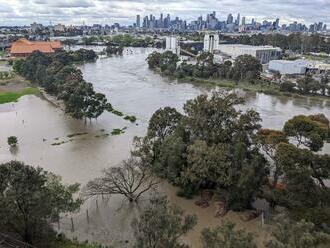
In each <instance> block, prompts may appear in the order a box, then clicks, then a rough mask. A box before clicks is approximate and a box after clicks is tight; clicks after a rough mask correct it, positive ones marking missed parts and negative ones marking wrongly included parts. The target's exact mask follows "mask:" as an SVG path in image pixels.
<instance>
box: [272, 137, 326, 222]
mask: <svg viewBox="0 0 330 248" xmlns="http://www.w3.org/2000/svg"><path fill="white" fill-rule="evenodd" d="M276 160H277V163H279V164H280V165H281V167H282V168H283V171H284V176H283V179H282V182H283V184H284V185H285V187H284V188H283V189H282V190H281V191H280V192H279V202H280V205H282V206H285V207H286V208H287V209H288V210H289V211H290V215H291V216H292V217H294V219H297V220H299V219H302V218H304V219H307V220H308V221H310V222H313V223H315V224H317V225H321V224H322V223H329V221H330V212H329V209H330V204H329V203H330V190H329V188H328V187H327V186H326V185H325V181H326V180H327V179H328V178H329V177H330V168H329V164H330V156H329V155H327V154H325V155H319V154H314V153H313V152H311V151H310V150H307V149H300V148H297V147H296V146H294V145H292V144H285V143H281V144H280V145H279V146H278V148H277V154H276Z"/></svg>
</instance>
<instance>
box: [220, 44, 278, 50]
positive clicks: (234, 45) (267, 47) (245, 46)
mask: <svg viewBox="0 0 330 248" xmlns="http://www.w3.org/2000/svg"><path fill="white" fill-rule="evenodd" d="M219 46H222V47H224V46H227V47H235V48H240V49H253V50H269V49H276V50H278V51H282V49H281V48H279V47H273V46H251V45H243V44H219Z"/></svg>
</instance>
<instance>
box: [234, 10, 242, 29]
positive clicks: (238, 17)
mask: <svg viewBox="0 0 330 248" xmlns="http://www.w3.org/2000/svg"><path fill="white" fill-rule="evenodd" d="M240 23H241V15H240V14H239V13H238V15H237V19H236V21H235V24H236V25H237V26H239V25H240Z"/></svg>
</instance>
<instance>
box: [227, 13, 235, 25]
mask: <svg viewBox="0 0 330 248" xmlns="http://www.w3.org/2000/svg"><path fill="white" fill-rule="evenodd" d="M233 21H234V18H233V15H232V14H229V15H228V18H227V24H232V23H233Z"/></svg>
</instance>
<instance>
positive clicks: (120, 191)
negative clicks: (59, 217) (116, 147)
mask: <svg viewBox="0 0 330 248" xmlns="http://www.w3.org/2000/svg"><path fill="white" fill-rule="evenodd" d="M158 183H159V180H158V179H157V178H155V177H154V175H153V174H152V173H151V172H150V170H149V168H148V167H147V166H145V165H144V164H143V163H142V162H141V161H140V160H138V159H137V158H134V157H132V158H130V159H128V160H124V161H123V162H122V163H121V164H120V166H118V167H111V168H108V169H106V170H104V173H103V176H101V177H99V178H96V179H94V180H92V181H90V182H89V183H88V184H87V188H86V194H87V195H88V196H97V195H116V194H117V195H123V196H125V197H126V198H127V199H128V200H129V201H130V202H137V201H138V199H139V198H140V197H141V196H142V195H143V194H144V193H146V192H147V191H149V190H151V189H154V188H155V187H156V186H157V184H158Z"/></svg>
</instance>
